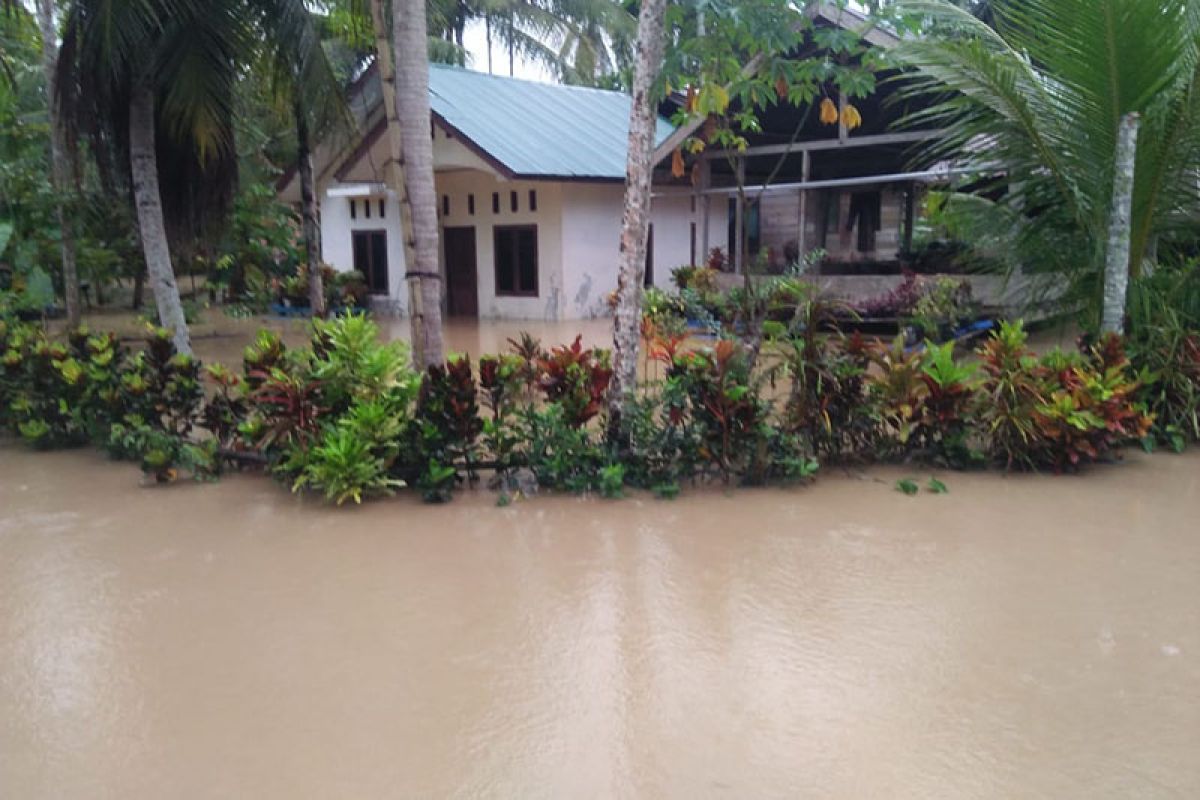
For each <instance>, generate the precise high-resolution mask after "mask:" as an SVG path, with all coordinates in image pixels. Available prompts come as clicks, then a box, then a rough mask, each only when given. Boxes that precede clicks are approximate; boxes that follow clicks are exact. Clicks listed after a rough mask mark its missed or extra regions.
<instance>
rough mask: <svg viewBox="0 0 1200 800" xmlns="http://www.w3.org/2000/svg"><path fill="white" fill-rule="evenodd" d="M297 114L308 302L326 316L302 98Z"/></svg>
mask: <svg viewBox="0 0 1200 800" xmlns="http://www.w3.org/2000/svg"><path fill="white" fill-rule="evenodd" d="M292 112H293V114H294V115H295V117H296V144H297V147H296V166H297V169H296V171H297V172H298V173H299V175H300V213H301V217H302V219H303V228H304V256H305V263H306V264H307V267H308V305H309V308H310V309H311V310H312V315H313V317H314V318H318V319H319V318H322V317H324V316H325V313H326V308H325V284H324V282H323V281H322V280H321V229H320V226H319V225H318V224H317V196H316V191H315V188H314V186H313V160H312V142H311V141H310V137H309V132H308V116H307V115H306V114H305V113H304V105H303V104H302V103H301V102H300V100H299V99H297V100H296V101H295V103H293V105H292Z"/></svg>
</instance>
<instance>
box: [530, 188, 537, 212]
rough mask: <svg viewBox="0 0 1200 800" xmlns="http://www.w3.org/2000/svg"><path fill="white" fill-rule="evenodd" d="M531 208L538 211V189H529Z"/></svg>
mask: <svg viewBox="0 0 1200 800" xmlns="http://www.w3.org/2000/svg"><path fill="white" fill-rule="evenodd" d="M529 210H530V211H537V189H530V190H529Z"/></svg>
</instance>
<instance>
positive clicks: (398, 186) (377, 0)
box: [371, 0, 425, 367]
mask: <svg viewBox="0 0 1200 800" xmlns="http://www.w3.org/2000/svg"><path fill="white" fill-rule="evenodd" d="M385 20H386V18H385V17H384V14H383V0H371V24H372V26H373V27H374V29H375V56H376V58H377V59H378V63H379V79H380V81H381V85H382V89H383V109H384V126H385V132H386V135H387V144H388V159H387V161H386V162H385V163H384V166H383V176H384V181H385V182H386V184H387V187H388V189H390V190H391V191H392V192H393V193H394V194H395V195H396V197H397V199H399V201H400V203H399V205H400V231H401V238H402V239H403V242H402V244H403V245H404V265H405V269H406V270H407V271H411V270H412V269H413V266H412V265H413V264H415V263H416V261H417V255H416V248H415V244H414V237H413V214H412V204H411V203H410V202H409V196H408V190H407V189H406V188H405V183H406V181H405V176H404V142H403V140H402V137H401V133H400V120H399V119H397V117H396V70H395V68H394V66H393V62H392V41H391V39H389V38H388V29H387V24H386V22H385ZM406 278H407V276H406ZM407 283H408V313H409V318H410V319H411V320H412V324H413V328H412V349H413V363H414V364H416V365H417V366H418V367H423V366H424V364H425V359H424V355H423V353H424V349H425V347H424V340H423V339H422V338H421V334H422V333H423V331H422V330H420V326H419V325H418V324H417V319H418V317H419V311H418V309H419V308H420V307H421V296H420V292H419V291H416V290H414V288H413V284H414V281H413V279H412V278H407Z"/></svg>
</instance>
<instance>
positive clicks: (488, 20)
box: [483, 13, 492, 75]
mask: <svg viewBox="0 0 1200 800" xmlns="http://www.w3.org/2000/svg"><path fill="white" fill-rule="evenodd" d="M483 30H484V35H485V36H487V50H488V75H491V74H492V15H491V14H488V13H485V14H484V15H483Z"/></svg>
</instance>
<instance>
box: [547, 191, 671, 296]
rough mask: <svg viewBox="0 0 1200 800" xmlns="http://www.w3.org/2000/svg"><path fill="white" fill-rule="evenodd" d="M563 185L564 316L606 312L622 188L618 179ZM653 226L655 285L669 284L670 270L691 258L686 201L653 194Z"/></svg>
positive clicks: (616, 249)
mask: <svg viewBox="0 0 1200 800" xmlns="http://www.w3.org/2000/svg"><path fill="white" fill-rule="evenodd" d="M562 187H563V198H564V200H563V275H564V280H565V285H564V288H565V295H566V317H565V318H566V319H587V318H589V317H596V316H602V315H604V314H607V313H609V309H608V295H609V294H610V293H611V292H613V291H614V290H615V289H616V288H617V261H618V257H619V255H620V248H621V215H622V209H623V208H624V206H623V203H624V192H625V188H624V186H622V185H621V184H617V183H568V184H562ZM650 219H651V222H652V223H653V225H654V284H655V285H656V286H660V287H667V286H670V285H671V270H672V269H674V268H675V267H678V266H681V265H684V264H687V263H689V260H690V258H691V223H692V221H693V217H692V213H691V201H690V198H687V197H670V198H668V197H657V198H655V199H654V204H653V207H652V209H651V215H650Z"/></svg>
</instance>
